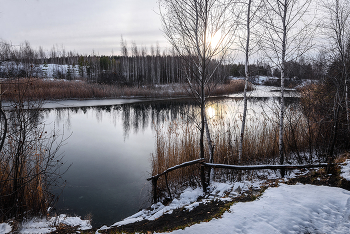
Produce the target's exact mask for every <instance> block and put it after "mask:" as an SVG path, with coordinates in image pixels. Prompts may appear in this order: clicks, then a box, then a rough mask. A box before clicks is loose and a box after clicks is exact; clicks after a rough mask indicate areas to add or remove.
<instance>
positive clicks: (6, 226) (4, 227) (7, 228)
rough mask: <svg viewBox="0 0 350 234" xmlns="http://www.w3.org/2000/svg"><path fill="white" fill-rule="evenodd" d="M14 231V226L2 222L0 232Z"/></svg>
mask: <svg viewBox="0 0 350 234" xmlns="http://www.w3.org/2000/svg"><path fill="white" fill-rule="evenodd" d="M11 231H12V227H11V226H10V225H9V224H7V223H0V233H4V234H5V233H10V232H11Z"/></svg>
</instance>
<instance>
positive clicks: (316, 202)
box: [0, 159, 350, 234]
mask: <svg viewBox="0 0 350 234" xmlns="http://www.w3.org/2000/svg"><path fill="white" fill-rule="evenodd" d="M265 173H266V172H265ZM300 173H301V172H300V171H299V170H295V171H294V172H293V173H291V174H289V176H288V177H287V178H293V177H295V176H297V174H300ZM304 173H305V172H304ZM304 173H302V174H304ZM341 176H342V177H344V178H345V179H347V180H349V181H350V159H347V160H346V161H345V162H344V163H343V164H341ZM268 177H269V178H270V179H271V178H276V175H274V173H270V174H269V175H268ZM287 178H285V179H279V186H278V187H270V188H268V189H267V190H266V191H265V192H264V193H263V195H262V196H261V197H260V198H258V199H257V200H255V201H252V202H238V203H235V204H233V205H232V206H231V207H230V209H229V211H226V212H225V213H224V214H223V215H222V217H221V218H216V219H213V220H211V221H209V222H202V223H199V224H195V225H193V226H190V227H187V228H185V229H183V230H175V231H173V232H172V233H191V234H192V233H193V234H195V233H199V234H205V233H350V191H347V190H344V189H341V188H337V187H327V186H315V185H302V184H297V185H286V184H283V182H284V181H286V180H287ZM264 182H265V181H264V180H256V181H252V182H251V181H243V182H236V183H218V182H215V183H212V184H211V186H210V187H209V190H210V193H209V195H206V196H205V197H204V199H201V200H198V198H199V197H200V196H204V194H203V192H202V190H201V189H200V188H196V189H192V188H187V189H186V190H185V191H184V192H183V193H182V194H181V195H180V197H179V198H178V199H174V200H173V201H172V202H171V203H170V204H169V205H167V206H164V205H163V204H162V203H157V204H154V205H153V206H152V207H151V209H149V210H146V209H144V210H141V211H140V212H138V213H136V214H134V215H132V216H130V217H128V218H126V219H124V220H122V221H120V222H117V223H115V224H113V225H112V227H113V226H120V225H124V224H128V223H133V222H137V221H141V220H144V219H147V220H155V219H157V218H159V217H161V216H162V215H163V214H170V213H172V212H173V211H174V210H175V209H178V208H184V209H187V210H192V209H193V208H194V207H196V206H198V205H199V204H200V203H207V202H210V201H212V200H214V199H220V200H223V201H230V200H232V198H234V197H237V196H239V195H240V194H242V193H245V192H246V191H248V190H255V189H256V190H258V189H259V187H260V186H261V185H263V183H264ZM59 224H65V225H71V226H79V230H87V229H91V225H90V221H88V220H82V219H80V218H79V217H67V216H66V215H60V216H58V217H53V218H50V219H38V218H35V219H32V220H29V221H27V222H23V223H22V225H21V227H20V230H19V233H49V232H52V231H55V230H56V227H57V226H59ZM109 228H110V227H107V226H103V227H101V228H100V229H99V230H105V229H109ZM11 231H12V228H11V226H10V225H9V224H7V223H1V224H0V233H10V232H11ZM96 233H98V231H97V232H96Z"/></svg>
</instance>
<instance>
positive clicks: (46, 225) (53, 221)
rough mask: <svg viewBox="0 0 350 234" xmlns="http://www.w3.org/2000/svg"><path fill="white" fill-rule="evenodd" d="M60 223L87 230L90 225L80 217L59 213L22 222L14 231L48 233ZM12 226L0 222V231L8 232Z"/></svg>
mask: <svg viewBox="0 0 350 234" xmlns="http://www.w3.org/2000/svg"><path fill="white" fill-rule="evenodd" d="M60 224H63V225H68V226H72V227H78V230H88V229H91V228H92V226H91V224H90V221H89V220H82V219H81V218H80V217H67V216H66V215H64V214H61V215H60V216H58V217H52V218H50V219H48V220H47V219H45V218H34V219H31V220H29V221H25V222H23V223H22V225H21V227H20V229H19V231H18V232H16V233H21V234H34V233H36V234H37V233H50V232H53V231H55V230H56V227H57V226H59V225H60ZM11 231H12V228H11V226H10V225H9V224H7V223H1V224H0V233H1V234H2V233H10V232H11Z"/></svg>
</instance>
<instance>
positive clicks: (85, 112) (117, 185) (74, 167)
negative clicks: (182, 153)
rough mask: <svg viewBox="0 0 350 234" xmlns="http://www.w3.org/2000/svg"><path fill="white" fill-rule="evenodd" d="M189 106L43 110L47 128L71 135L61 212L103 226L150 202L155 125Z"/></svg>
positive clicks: (160, 104)
mask: <svg viewBox="0 0 350 234" xmlns="http://www.w3.org/2000/svg"><path fill="white" fill-rule="evenodd" d="M185 102H186V101H185ZM186 103H187V102H186ZM186 106H188V104H184V101H182V102H157V103H154V102H143V103H133V104H122V105H114V106H100V107H82V108H59V109H47V110H44V111H43V112H44V116H45V123H46V124H47V125H48V126H47V128H55V129H56V130H59V131H60V133H61V134H63V133H64V136H65V137H69V138H68V139H67V141H66V143H67V144H66V145H64V146H63V147H62V148H61V152H60V153H63V154H64V161H65V162H66V164H65V166H69V165H70V168H69V170H68V171H67V172H66V173H65V174H64V175H63V179H64V180H66V181H67V184H66V186H65V188H64V190H63V193H62V194H61V195H60V199H59V201H58V203H57V205H56V209H57V212H58V213H66V214H71V215H78V216H81V217H82V218H85V217H88V216H89V215H91V216H92V224H93V226H94V227H101V226H102V225H111V224H113V223H115V222H117V221H120V220H122V219H123V218H125V217H127V216H130V215H132V214H134V213H136V212H137V211H138V210H139V209H141V208H145V207H147V206H149V205H150V202H149V201H150V199H149V196H150V187H151V186H150V182H148V181H147V180H146V179H147V178H148V177H150V174H151V153H152V152H154V149H155V142H154V139H155V138H154V136H155V135H154V134H155V133H154V130H153V129H154V125H155V124H159V123H164V122H166V121H168V120H171V119H174V118H179V117H181V116H184V115H185V114H184V108H186Z"/></svg>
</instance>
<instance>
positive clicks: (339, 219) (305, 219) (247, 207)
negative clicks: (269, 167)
mask: <svg viewBox="0 0 350 234" xmlns="http://www.w3.org/2000/svg"><path fill="white" fill-rule="evenodd" d="M349 230H350V192H349V191H347V190H344V189H341V188H334V187H326V186H314V185H285V184H281V185H280V186H279V187H273V188H268V189H267V190H266V191H265V192H264V194H263V195H262V196H261V197H260V199H258V200H255V201H253V202H239V203H236V204H234V205H232V206H231V208H230V210H229V211H228V212H225V213H224V214H223V216H222V217H221V218H219V219H213V220H211V221H210V222H202V223H200V224H195V225H193V226H191V227H187V228H185V229H184V230H176V231H173V233H191V234H196V233H198V234H203V233H349Z"/></svg>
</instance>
